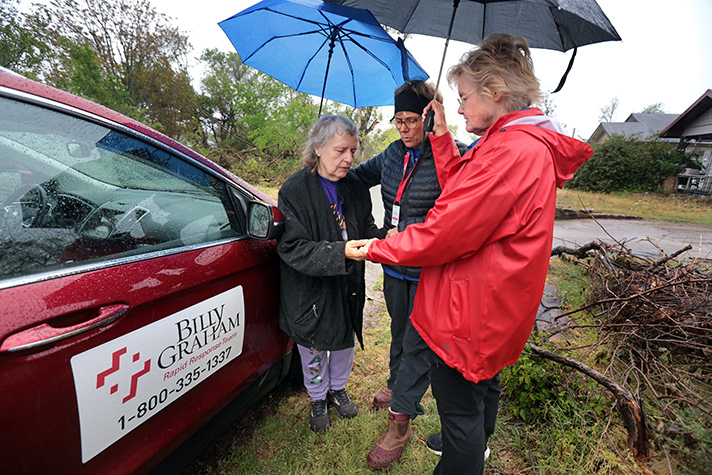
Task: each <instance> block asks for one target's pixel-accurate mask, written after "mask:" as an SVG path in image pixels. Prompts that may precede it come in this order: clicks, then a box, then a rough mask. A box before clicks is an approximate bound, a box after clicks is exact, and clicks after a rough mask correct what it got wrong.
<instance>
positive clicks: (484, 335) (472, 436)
mask: <svg viewBox="0 0 712 475" xmlns="http://www.w3.org/2000/svg"><path fill="white" fill-rule="evenodd" d="M448 79H449V81H450V83H451V84H453V85H457V89H458V94H459V96H460V107H459V109H458V113H460V114H462V115H463V116H464V118H465V122H466V129H467V131H468V132H470V133H473V134H476V135H481V138H480V139H479V140H478V141H477V142H476V144H474V146H473V147H472V148H471V149H470V150H469V152H468V153H467V154H465V155H464V156H463V157H460V155H459V153H458V149H457V147H456V145H455V141H454V140H453V137H452V136H451V134H450V132H449V131H448V129H447V124H446V121H445V114H444V110H443V106H442V105H441V104H439V103H437V102H436V101H433V102H431V103H430V104H429V105H428V107H426V109H425V112H427V110H429V109H432V110H433V111H434V112H435V124H434V128H433V133H434V136H432V137H431V138H430V141H431V143H432V146H433V154H434V157H435V164H436V167H437V170H438V180H439V181H440V186H441V187H442V194H441V195H440V198H439V199H438V200H437V201H436V202H435V206H434V207H433V208H432V209H431V210H430V212H429V213H428V215H427V217H426V220H425V222H424V223H422V224H415V225H412V226H409V227H408V228H406V229H405V230H404V231H403V232H400V233H398V234H396V235H395V236H393V237H391V238H388V239H385V240H379V241H369V242H365V241H361V242H359V243H358V244H361V245H363V247H361V252H362V255H363V258H368V259H369V260H371V261H374V262H381V263H384V264H389V265H406V266H422V268H423V270H422V274H421V280H420V286H419V288H418V292H417V294H416V297H415V304H414V308H413V313H412V316H411V319H412V322H413V326H414V327H415V328H416V330H418V332H419V333H420V334H421V336H422V337H423V339H424V340H425V341H426V343H427V344H428V346H429V347H430V349H432V350H433V353H434V355H433V366H432V368H431V381H432V382H431V385H432V391H433V395H434V396H435V398H436V400H437V404H438V412H439V413H440V421H441V425H442V436H440V434H434V435H433V436H431V437H430V438H429V440H428V445H429V446H430V447H431V448H432V445H433V443H435V445H436V446H437V445H438V444H439V445H440V446H441V447H442V459H441V460H440V463H439V464H438V465H437V467H436V469H435V472H434V473H436V474H458V475H461V474H470V473H474V474H481V473H482V472H483V465H484V452H485V450H486V448H487V439H488V437H489V436H490V435H491V434H492V432H493V431H494V425H495V419H496V415H497V406H498V403H499V391H500V389H499V373H500V371H501V370H502V368H504V367H505V366H508V365H512V364H514V363H515V362H516V361H517V359H518V358H519V355H520V354H521V352H522V350H523V348H524V345H525V343H526V341H527V339H528V337H529V334H530V333H531V330H532V328H533V325H534V320H535V318H536V313H537V308H538V305H539V302H540V301H541V296H542V293H543V290H544V283H545V279H546V272H547V269H548V263H549V257H550V255H551V243H552V239H553V226H554V213H555V209H556V187H557V186H558V187H563V185H564V182H565V181H566V180H568V179H570V178H571V177H572V176H573V173H574V172H575V171H576V169H577V168H578V167H579V166H580V165H581V164H582V163H584V162H585V161H586V160H587V159H588V158H590V157H591V155H592V154H593V151H592V150H591V148H590V147H589V146H588V145H587V144H585V143H583V142H581V141H579V140H576V139H573V138H571V137H568V136H565V135H563V134H562V133H561V132H562V130H561V128H560V126H559V125H558V122H556V121H555V120H553V119H550V118H548V117H545V116H544V115H543V113H542V112H541V111H540V110H539V109H537V108H534V107H531V105H532V104H534V103H535V102H537V100H539V98H540V97H541V93H540V91H539V82H538V80H537V79H536V77H535V76H534V71H533V65H532V61H531V56H530V53H529V47H528V45H527V43H526V40H524V38H521V37H517V36H510V35H503V34H495V35H490V36H489V37H487V38H486V39H485V40H484V41H483V42H482V44H481V45H480V46H479V48H477V49H474V50H472V51H470V52H469V53H467V54H466V55H465V56H463V58H462V60H461V62H460V63H459V64H457V65H456V66H454V67H453V68H451V69H450V71H449V73H448ZM355 244H356V243H354V244H353V245H355ZM434 437H436V438H437V439H434Z"/></svg>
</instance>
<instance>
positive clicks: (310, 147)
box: [302, 115, 358, 173]
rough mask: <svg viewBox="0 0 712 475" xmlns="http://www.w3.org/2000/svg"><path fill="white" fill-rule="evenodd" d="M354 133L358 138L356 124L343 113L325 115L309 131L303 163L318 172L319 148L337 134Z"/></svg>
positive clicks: (303, 151) (303, 152) (303, 153)
mask: <svg viewBox="0 0 712 475" xmlns="http://www.w3.org/2000/svg"><path fill="white" fill-rule="evenodd" d="M336 134H339V135H344V134H348V135H352V136H354V137H357V138H358V129H357V128H356V124H354V123H353V122H352V121H351V120H349V119H347V118H346V117H344V116H341V115H323V116H321V117H319V119H317V121H316V122H315V123H314V126H313V127H312V129H311V131H309V135H308V136H307V142H306V143H305V144H304V149H303V150H302V165H303V166H304V167H305V168H308V169H310V170H311V171H312V172H314V173H316V170H317V168H318V167H319V157H318V156H317V154H316V150H315V149H317V148H323V147H324V146H325V145H326V144H327V143H328V142H329V140H331V138H332V137H333V136H334V135H336Z"/></svg>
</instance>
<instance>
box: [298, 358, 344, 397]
mask: <svg viewBox="0 0 712 475" xmlns="http://www.w3.org/2000/svg"><path fill="white" fill-rule="evenodd" d="M297 348H299V356H300V357H301V360H302V373H303V374H304V386H306V388H307V393H309V397H311V398H312V400H313V401H319V400H322V399H326V392H327V391H328V390H329V389H331V390H332V391H338V390H339V389H344V387H345V386H346V382H347V381H348V380H349V376H350V375H351V369H352V368H353V366H354V353H355V352H356V347H355V346H352V347H351V348H346V349H345V350H338V351H326V350H312V349H310V348H307V347H304V346H302V345H297Z"/></svg>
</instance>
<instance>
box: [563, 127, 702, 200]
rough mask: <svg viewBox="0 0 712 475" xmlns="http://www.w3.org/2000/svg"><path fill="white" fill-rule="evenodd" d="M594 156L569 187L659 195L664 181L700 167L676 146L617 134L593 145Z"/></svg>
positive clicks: (692, 157) (694, 157)
mask: <svg viewBox="0 0 712 475" xmlns="http://www.w3.org/2000/svg"><path fill="white" fill-rule="evenodd" d="M592 146H593V150H594V154H593V157H591V159H590V160H589V161H587V162H586V163H584V164H583V165H582V166H581V168H579V169H578V171H577V172H576V174H575V175H574V177H573V179H572V180H571V181H570V182H569V183H568V184H567V186H568V187H569V188H573V189H579V190H584V191H594V192H603V193H611V192H616V191H627V192H658V191H662V189H663V182H664V181H665V179H666V178H668V177H669V176H671V175H675V174H677V173H680V171H682V169H683V168H686V167H689V168H699V167H700V164H699V162H698V161H697V158H696V155H694V154H688V153H685V152H683V151H680V150H678V147H677V145H676V144H670V143H665V142H662V141H660V140H648V141H643V140H639V139H637V138H630V137H624V136H622V135H613V136H611V137H610V138H608V139H607V140H605V141H603V142H600V143H595V144H593V145H592Z"/></svg>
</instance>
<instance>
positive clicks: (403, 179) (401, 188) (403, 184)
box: [396, 152, 418, 204]
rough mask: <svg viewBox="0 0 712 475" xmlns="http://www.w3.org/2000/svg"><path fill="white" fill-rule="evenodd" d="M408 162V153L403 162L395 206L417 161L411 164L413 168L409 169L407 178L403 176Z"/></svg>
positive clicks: (398, 202)
mask: <svg viewBox="0 0 712 475" xmlns="http://www.w3.org/2000/svg"><path fill="white" fill-rule="evenodd" d="M409 161H410V152H406V154H405V160H404V161H403V178H401V182H400V185H398V192H397V193H396V204H400V200H401V197H402V196H403V191H405V185H407V184H408V180H410V176H411V175H412V174H413V170H415V166H416V165H417V164H418V159H415V163H413V168H411V169H410V173H408V176H405V171H406V170H407V169H408V162H409Z"/></svg>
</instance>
